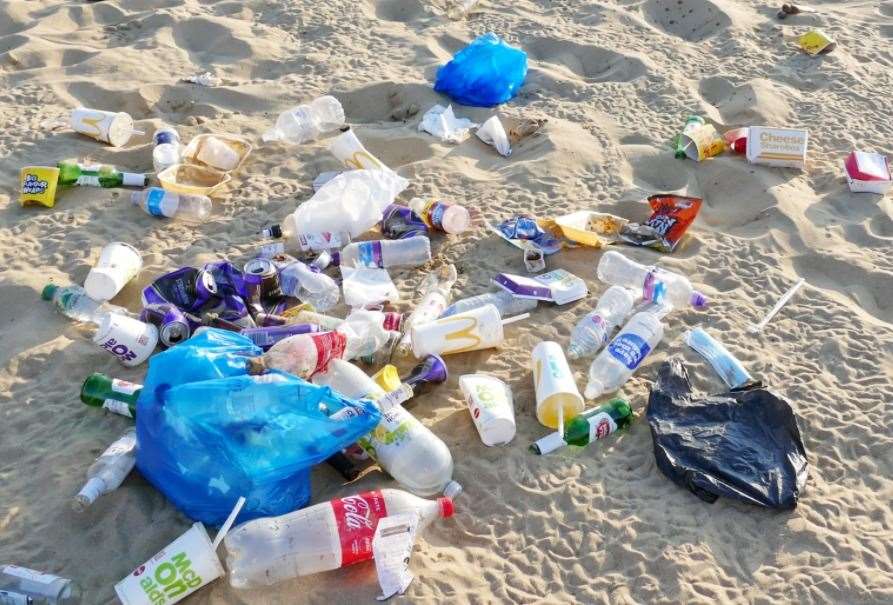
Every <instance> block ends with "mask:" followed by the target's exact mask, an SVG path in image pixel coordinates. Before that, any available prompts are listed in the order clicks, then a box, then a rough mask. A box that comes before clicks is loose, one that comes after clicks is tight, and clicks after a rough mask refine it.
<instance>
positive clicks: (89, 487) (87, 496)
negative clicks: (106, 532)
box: [72, 477, 105, 512]
mask: <svg viewBox="0 0 893 605" xmlns="http://www.w3.org/2000/svg"><path fill="white" fill-rule="evenodd" d="M104 489H105V481H103V480H102V479H100V478H99V477H93V478H92V479H90V480H89V481H87V483H85V484H84V487H82V488H81V491H80V492H78V495H77V496H75V497H74V502H73V503H72V506H73V507H74V509H75V510H76V511H77V512H82V511H83V510H84V509H86V508H87V507H88V506H90V505H91V504H93V503H94V502H96V499H97V498H98V497H99V496H101V495H102V491H103V490H104Z"/></svg>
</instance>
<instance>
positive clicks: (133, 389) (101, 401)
mask: <svg viewBox="0 0 893 605" xmlns="http://www.w3.org/2000/svg"><path fill="white" fill-rule="evenodd" d="M142 390H143V385H141V384H135V383H133V382H127V381H126V380H120V379H118V378H109V377H108V376H106V375H105V374H101V373H99V372H96V373H94V374H90V375H89V376H88V377H87V380H85V381H84V384H83V386H82V387H81V401H83V402H84V403H86V404H87V405H89V406H91V407H94V408H105V409H107V410H108V411H110V412H114V413H115V414H121V415H122V416H127V417H128V418H136V400H137V399H139V396H140V391H142Z"/></svg>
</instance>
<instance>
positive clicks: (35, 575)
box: [3, 565, 64, 584]
mask: <svg viewBox="0 0 893 605" xmlns="http://www.w3.org/2000/svg"><path fill="white" fill-rule="evenodd" d="M3 572H4V573H6V574H7V575H10V576H15V577H16V578H22V579H23V580H28V581H29V582H36V583H38V584H52V583H53V582H55V581H56V580H64V578H60V577H59V576H54V575H53V574H48V573H41V572H39V571H34V570H33V569H28V568H26V567H19V566H17V565H7V566H6V567H4V568H3Z"/></svg>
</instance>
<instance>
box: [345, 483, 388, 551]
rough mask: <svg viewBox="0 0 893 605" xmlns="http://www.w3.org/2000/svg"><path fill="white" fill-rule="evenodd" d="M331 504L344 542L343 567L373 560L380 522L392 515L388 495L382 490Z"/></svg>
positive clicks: (349, 497) (348, 497)
mask: <svg viewBox="0 0 893 605" xmlns="http://www.w3.org/2000/svg"><path fill="white" fill-rule="evenodd" d="M331 504H332V511H333V512H334V513H335V523H337V525H338V538H339V539H340V540H341V566H342V567H344V566H346V565H353V564H354V563H359V562H361V561H368V560H369V559H371V558H372V538H373V537H375V528H376V527H377V526H378V520H379V519H381V518H383V517H387V516H388V509H387V506H386V504H385V500H384V496H382V494H381V492H380V491H372V492H363V493H362V494H357V495H356V496H347V497H346V498H338V499H337V500H332V502H331Z"/></svg>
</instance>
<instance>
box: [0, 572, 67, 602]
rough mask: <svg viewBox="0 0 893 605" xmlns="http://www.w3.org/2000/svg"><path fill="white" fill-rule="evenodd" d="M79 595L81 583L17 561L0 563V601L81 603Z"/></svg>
mask: <svg viewBox="0 0 893 605" xmlns="http://www.w3.org/2000/svg"><path fill="white" fill-rule="evenodd" d="M82 598H83V596H82V593H81V589H80V587H79V586H78V585H77V584H75V583H74V582H73V581H71V580H68V579H66V578H60V577H59V576H54V575H53V574H49V573H42V572H39V571H34V570H33V569H28V568H27V567H19V566H18V565H3V566H0V604H2V605H80V604H81V603H83V602H84V601H82V600H81V599H82Z"/></svg>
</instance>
